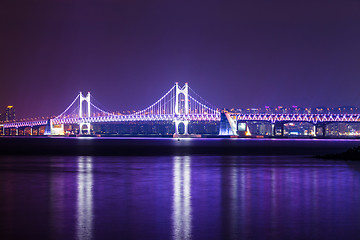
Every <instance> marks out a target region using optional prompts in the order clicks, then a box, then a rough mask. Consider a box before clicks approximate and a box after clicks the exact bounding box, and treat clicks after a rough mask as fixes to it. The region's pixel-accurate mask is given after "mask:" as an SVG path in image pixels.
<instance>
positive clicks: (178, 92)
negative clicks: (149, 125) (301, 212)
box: [3, 83, 220, 135]
mask: <svg viewBox="0 0 360 240" xmlns="http://www.w3.org/2000/svg"><path fill="white" fill-rule="evenodd" d="M93 100H95V99H93V98H92V96H91V95H90V92H89V93H87V95H86V96H83V94H82V93H81V92H80V93H79V94H78V95H77V96H76V98H75V99H74V100H73V102H72V103H71V104H70V105H69V106H68V107H67V108H66V109H65V111H64V112H63V113H61V114H60V115H59V116H57V117H55V118H53V119H50V120H49V123H48V122H47V121H46V120H45V121H29V122H14V123H6V124H4V125H3V127H4V128H16V129H18V128H24V127H34V126H42V125H47V124H48V125H50V129H49V130H48V132H47V134H51V135H53V134H63V133H64V130H63V128H64V127H63V125H64V124H79V125H80V132H81V133H82V131H83V129H84V128H85V129H86V130H89V129H90V125H91V124H92V123H108V122H115V123H116V122H136V121H172V122H174V123H175V134H179V132H178V129H179V124H184V129H185V131H184V134H185V135H187V134H188V124H189V122H190V121H220V111H218V109H217V108H215V107H213V106H209V105H210V104H208V103H207V102H206V101H205V100H204V99H202V98H201V97H200V96H199V95H198V94H196V93H195V92H194V91H193V90H192V89H191V88H190V87H189V85H188V84H187V83H185V85H184V86H183V87H180V86H179V85H178V83H175V85H174V86H173V87H172V88H171V89H170V90H169V91H168V92H167V93H166V94H165V95H164V96H162V97H161V98H160V99H159V100H157V101H156V102H155V103H154V104H152V105H151V106H149V107H147V108H145V109H144V110H141V111H138V112H135V113H132V114H126V115H125V114H114V113H112V112H109V111H105V110H103V109H102V108H100V107H98V106H96V105H95V104H94V103H93V102H94V101H93ZM84 103H85V104H84ZM59 125H60V126H61V127H60V128H59V127H58V126H59ZM55 126H57V127H55Z"/></svg>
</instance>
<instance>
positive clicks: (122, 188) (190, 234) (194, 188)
mask: <svg viewBox="0 0 360 240" xmlns="http://www.w3.org/2000/svg"><path fill="white" fill-rule="evenodd" d="M359 203H360V164H358V163H354V162H343V161H323V160H319V159H312V158H308V157H305V156H271V157H269V156H237V157H235V156H226V157H224V156H160V157H156V156H151V157H146V156H141V157H139V156H131V157H124V156H122V157H102V156H96V157H94V156H93V157H91V156H66V157H51V156H50V157H49V156H40V157H36V156H31V157H29V156H2V157H0V223H1V224H0V239H29V238H30V239H356V236H360V228H359V226H360V204H359Z"/></svg>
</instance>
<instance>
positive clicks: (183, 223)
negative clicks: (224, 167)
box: [172, 156, 191, 240]
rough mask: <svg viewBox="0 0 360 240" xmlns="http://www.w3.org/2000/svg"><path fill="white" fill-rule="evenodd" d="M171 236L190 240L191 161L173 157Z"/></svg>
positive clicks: (186, 157) (187, 157)
mask: <svg viewBox="0 0 360 240" xmlns="http://www.w3.org/2000/svg"><path fill="white" fill-rule="evenodd" d="M173 171H174V180H173V182H174V193H173V194H174V196H173V201H174V202H173V217H172V218H173V234H174V239H176V240H179V239H191V160H190V157H189V156H184V157H180V156H176V157H174V170H173Z"/></svg>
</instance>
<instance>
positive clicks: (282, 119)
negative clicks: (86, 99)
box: [0, 113, 360, 132]
mask: <svg viewBox="0 0 360 240" xmlns="http://www.w3.org/2000/svg"><path fill="white" fill-rule="evenodd" d="M229 114H230V116H231V118H232V119H233V120H234V122H235V123H237V122H269V123H272V124H275V125H276V124H285V123H290V122H308V123H311V124H314V126H321V127H323V129H324V127H325V125H326V124H331V123H360V114H239V113H229ZM176 120H180V121H189V122H191V121H220V120H221V116H220V114H185V115H176V114H147V115H136V114H130V115H111V116H95V117H83V118H54V119H50V122H51V123H52V124H54V125H55V124H81V123H90V124H91V123H110V122H112V123H116V122H141V121H176ZM47 122H48V120H38V121H27V122H13V123H4V124H1V125H0V127H2V128H3V129H6V128H16V129H18V128H26V127H30V128H32V127H39V126H46V125H47ZM3 132H4V131H3Z"/></svg>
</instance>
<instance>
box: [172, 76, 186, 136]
mask: <svg viewBox="0 0 360 240" xmlns="http://www.w3.org/2000/svg"><path fill="white" fill-rule="evenodd" d="M180 94H183V95H184V101H185V102H184V109H182V108H181V106H180V104H179V101H180V97H179V96H180ZM188 114H189V85H188V83H185V86H184V87H183V88H180V87H179V84H178V82H176V83H175V120H174V122H175V135H179V124H180V123H183V124H184V127H185V131H184V135H188V134H189V132H188V127H189V121H188V120H184V118H182V116H184V115H188Z"/></svg>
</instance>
